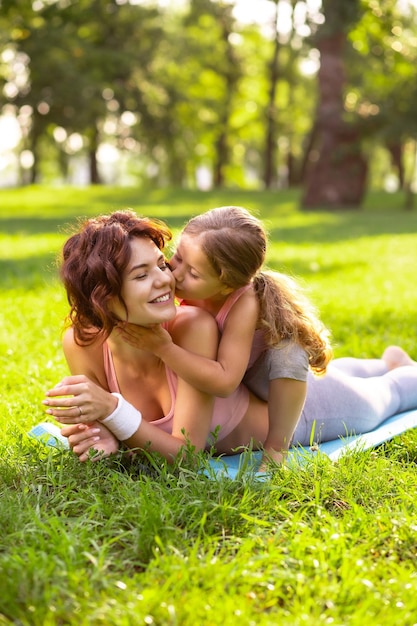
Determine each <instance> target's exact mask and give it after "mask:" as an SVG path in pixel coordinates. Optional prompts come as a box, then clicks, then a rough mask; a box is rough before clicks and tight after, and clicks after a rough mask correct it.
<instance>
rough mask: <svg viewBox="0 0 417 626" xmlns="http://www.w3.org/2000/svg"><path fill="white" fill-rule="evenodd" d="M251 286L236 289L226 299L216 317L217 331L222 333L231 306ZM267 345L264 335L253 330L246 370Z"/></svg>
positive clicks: (260, 331) (259, 331)
mask: <svg viewBox="0 0 417 626" xmlns="http://www.w3.org/2000/svg"><path fill="white" fill-rule="evenodd" d="M250 287H251V285H245V286H244V287H240V289H236V291H234V292H233V293H231V294H230V296H229V297H228V298H227V300H226V302H225V303H224V304H223V306H222V308H221V309H220V311H219V312H218V313H217V315H216V318H215V319H216V322H217V326H218V327H219V331H220V332H221V333H223V329H224V325H225V323H226V320H227V316H228V315H229V313H230V310H231V308H232V306H233V305H234V304H235V303H236V302H237V301H238V300H239V298H240V296H242V295H243V294H244V293H246V292H247V291H248V289H250ZM266 348H267V345H266V343H265V339H264V334H263V331H262V330H260V329H259V330H255V333H254V336H253V340H252V348H251V353H250V357H249V363H248V366H247V368H246V369H249V368H250V367H251V366H252V365H253V364H254V363H255V361H256V360H257V359H258V357H260V356H261V354H262V352H264V350H266Z"/></svg>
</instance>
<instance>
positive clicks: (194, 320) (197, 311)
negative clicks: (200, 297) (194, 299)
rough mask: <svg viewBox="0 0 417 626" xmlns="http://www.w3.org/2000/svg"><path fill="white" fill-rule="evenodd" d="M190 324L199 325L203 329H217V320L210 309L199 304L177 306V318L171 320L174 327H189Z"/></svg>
mask: <svg viewBox="0 0 417 626" xmlns="http://www.w3.org/2000/svg"><path fill="white" fill-rule="evenodd" d="M190 325H192V326H194V325H199V326H200V328H201V329H202V330H204V329H205V328H207V329H209V328H210V327H213V328H216V329H217V324H216V320H215V319H214V317H213V316H212V315H211V313H209V312H208V311H205V310H204V309H201V308H200V307H198V306H193V305H188V304H187V306H179V307H177V310H176V314H175V318H174V319H173V320H172V321H171V322H170V326H171V329H172V328H182V327H187V328H189V327H190Z"/></svg>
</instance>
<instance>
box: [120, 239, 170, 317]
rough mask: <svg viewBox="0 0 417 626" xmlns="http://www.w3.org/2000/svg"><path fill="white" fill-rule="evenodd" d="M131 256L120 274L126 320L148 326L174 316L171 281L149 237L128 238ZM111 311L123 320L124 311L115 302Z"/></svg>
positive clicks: (157, 249) (163, 262)
mask: <svg viewBox="0 0 417 626" xmlns="http://www.w3.org/2000/svg"><path fill="white" fill-rule="evenodd" d="M131 250H132V255H131V258H130V262H129V265H128V266H127V268H126V270H125V272H124V275H123V286H122V292H121V295H122V298H123V300H124V301H125V303H126V306H127V310H128V317H129V320H128V321H129V322H130V323H132V324H139V325H140V326H148V325H152V324H160V323H162V322H167V321H169V320H171V319H173V318H174V317H175V311H176V309H175V302H174V287H175V280H174V277H173V276H172V273H171V271H170V269H169V268H168V266H167V264H166V262H165V257H164V255H163V254H162V252H161V251H160V250H159V248H158V247H157V246H156V245H155V244H154V242H153V241H152V240H151V239H148V238H147V237H136V238H135V239H132V241H131ZM112 308H113V312H114V313H115V314H116V315H117V317H119V319H121V320H123V321H127V320H126V313H125V310H124V308H123V307H122V305H121V303H120V302H119V301H115V302H114V303H113V307H112Z"/></svg>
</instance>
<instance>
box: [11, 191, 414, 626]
mask: <svg viewBox="0 0 417 626" xmlns="http://www.w3.org/2000/svg"><path fill="white" fill-rule="evenodd" d="M298 198H299V194H298V192H297V191H288V192H283V193H267V192H263V193H254V192H242V191H237V192H233V191H230V190H229V191H227V192H207V193H198V192H181V191H175V190H172V191H167V190H148V191H146V190H145V191H143V190H138V189H115V188H106V187H104V188H91V189H44V188H41V187H38V188H25V189H18V190H1V191H0V286H1V290H0V366H1V371H0V386H1V387H0V388H1V398H0V528H1V531H2V532H1V534H0V591H1V593H0V624H3V623H4V624H7V623H10V624H21V625H23V626H29V625H31V626H32V625H34V626H45V625H46V626H52V625H55V624H62V625H65V624H71V625H74V626H79V625H81V626H84V625H87V624H88V625H89V626H90V625H93V626H95V625H103V624H105V625H106V626H113V625H114V626H124V625H126V626H133V625H134V626H136V625H137V624H151V625H152V624H158V625H172V626H195V625H196V624H207V625H217V624H219V625H220V624H221V625H222V626H229V625H230V626H235V625H236V624H242V625H245V626H249V625H252V624H253V625H258V624H260V625H268V626H270V625H271V626H272V625H274V626H275V624H282V625H284V626H298V625H302V624H303V625H304V624H314V625H316V624H319V625H320V624H323V625H324V624H335V625H340V626H342V625H349V626H363V624H372V625H375V626H380V624H387V625H388V626H397V625H398V624H401V625H402V626H403V625H405V626H411V625H412V624H415V623H416V618H415V616H416V615H417V593H416V592H417V572H416V567H415V562H416V557H417V524H416V506H415V493H416V489H417V473H416V460H417V435H416V433H415V432H410V433H406V434H405V435H404V436H402V437H401V438H397V439H396V440H394V441H392V442H389V443H387V444H386V445H385V446H383V447H382V448H380V449H378V450H376V451H370V452H363V453H355V454H352V455H348V456H347V457H346V458H344V459H342V460H341V461H339V462H338V463H333V464H332V463H330V461H328V460H326V459H315V460H314V461H312V462H311V463H309V464H307V465H306V466H305V467H301V468H292V469H287V470H279V471H277V473H276V475H275V476H274V477H273V479H272V480H270V481H267V482H264V483H259V482H256V481H254V480H253V478H252V477H251V475H243V476H242V477H241V478H239V479H238V480H236V481H229V480H227V479H219V480H213V479H210V478H208V477H207V475H206V474H204V473H203V472H196V470H195V469H194V468H193V466H192V464H191V463H186V462H183V463H179V464H177V466H175V467H167V466H166V465H165V464H164V463H162V462H161V461H160V460H158V459H154V460H152V459H148V460H146V459H145V460H144V461H143V463H139V462H138V461H134V462H131V461H129V459H128V458H125V457H124V456H120V457H117V458H115V459H112V460H107V461H103V462H101V463H95V464H93V463H87V464H84V465H81V464H80V463H79V462H78V461H77V459H75V458H73V456H72V455H71V454H69V453H65V452H64V453H61V452H59V451H56V450H51V449H49V448H46V447H45V446H43V445H42V444H40V443H39V442H37V441H33V440H31V439H29V438H28V437H27V435H26V433H27V431H28V430H29V429H30V427H31V426H33V425H34V424H36V423H37V422H39V421H42V420H44V419H45V415H44V413H43V412H42V407H41V400H42V398H43V394H44V391H45V390H46V389H47V388H49V387H50V386H52V385H53V384H55V383H56V382H58V381H59V380H60V379H61V378H62V377H63V376H65V375H66V373H67V369H66V365H65V362H64V359H63V356H62V351H61V345H60V333H61V328H62V322H63V319H64V316H65V314H66V311H67V304H66V301H65V296H64V294H63V291H62V288H61V286H60V284H59V282H58V280H57V274H56V265H55V259H56V255H57V254H58V252H59V249H60V247H61V245H62V243H63V241H64V240H65V237H66V234H67V232H68V225H70V224H73V223H74V220H75V219H76V218H78V217H79V216H90V215H96V214H98V213H102V212H105V213H108V212H110V211H112V210H114V209H117V208H124V207H127V206H130V207H132V208H134V209H135V210H137V211H138V213H140V214H144V215H150V216H154V217H159V218H161V219H164V220H166V221H167V222H168V223H169V224H170V225H171V226H172V227H173V229H174V231H175V232H176V233H177V232H178V230H179V229H180V228H181V226H182V225H183V224H184V222H185V221H186V220H187V219H188V218H189V217H190V216H191V215H193V214H196V213H198V212H200V211H203V210H206V209H208V208H211V207H213V206H218V205H222V204H242V205H244V206H246V207H248V208H250V209H251V210H253V211H254V212H255V213H256V214H257V215H258V216H260V217H262V218H263V219H264V220H265V224H266V226H267V228H268V230H269V232H270V235H271V244H270V249H269V252H268V265H269V266H270V267H273V268H275V269H279V270H282V271H286V272H289V273H290V274H292V275H294V276H296V277H297V278H298V279H299V280H300V281H301V282H302V283H303V284H304V286H305V288H306V289H307V290H308V291H309V293H310V295H311V297H312V298H313V300H314V302H315V303H316V305H317V306H318V307H319V309H320V311H321V314H322V318H323V320H324V321H325V322H326V324H328V326H329V327H330V328H331V331H332V335H333V338H334V344H335V351H336V354H337V355H345V354H349V355H354V356H379V355H380V354H381V352H382V350H383V349H384V347H385V346H386V345H387V344H389V343H399V344H401V345H403V346H404V347H405V348H406V349H408V350H409V351H410V353H411V354H412V356H413V357H414V358H417V348H416V341H415V337H416V323H415V316H416V310H417V293H416V290H415V288H414V286H415V273H416V269H415V267H416V250H417V213H414V212H405V211H403V210H402V209H401V198H400V196H399V195H396V196H388V195H376V194H375V195H374V196H369V198H367V201H366V208H365V210H364V211H361V212H356V211H353V212H352V211H338V212H336V213H329V212H326V211H316V212H311V213H303V212H301V211H300V210H299V209H298V206H297V202H298ZM201 464H203V465H204V461H203V460H201Z"/></svg>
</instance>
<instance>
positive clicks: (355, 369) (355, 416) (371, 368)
mask: <svg viewBox="0 0 417 626" xmlns="http://www.w3.org/2000/svg"><path fill="white" fill-rule="evenodd" d="M258 365H259V364H258ZM266 365H267V360H265V366H266ZM259 374H260V372H259V371H258V372H257V376H256V381H258V382H259V381H261V380H262V383H263V384H258V385H256V384H254V385H252V384H251V383H252V382H253V381H249V380H248V381H245V383H246V384H247V386H248V387H249V388H250V389H251V391H253V393H255V394H256V395H258V396H259V397H261V398H263V399H265V400H267V397H265V392H266V389H267V386H268V384H269V383H267V385H266V386H265V382H266V381H268V380H270V379H272V378H275V376H273V375H272V376H271V372H270V371H266V370H264V371H263V372H262V376H259ZM267 395H268V394H267V392H266V396H267ZM416 408H417V367H415V366H404V367H398V368H396V369H394V370H391V371H387V368H386V365H385V363H384V362H383V361H382V360H380V359H355V358H349V357H348V358H341V359H335V360H334V361H332V362H331V363H330V365H329V367H328V370H327V373H326V374H325V375H324V376H321V377H317V376H314V375H313V374H312V373H311V372H308V375H307V398H306V401H305V404H304V409H303V412H302V414H301V417H300V420H299V422H298V424H297V427H296V429H295V432H294V437H293V443H300V444H302V445H308V444H309V443H310V440H311V433H312V429H313V427H314V437H313V439H314V441H318V442H323V441H329V440H332V439H337V438H338V437H343V436H347V435H350V434H359V433H364V432H369V431H370V430H373V429H374V428H376V427H377V426H379V424H381V423H382V422H383V421H385V420H386V419H388V417H391V416H392V415H395V414H396V413H401V412H403V411H408V410H410V409H416Z"/></svg>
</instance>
